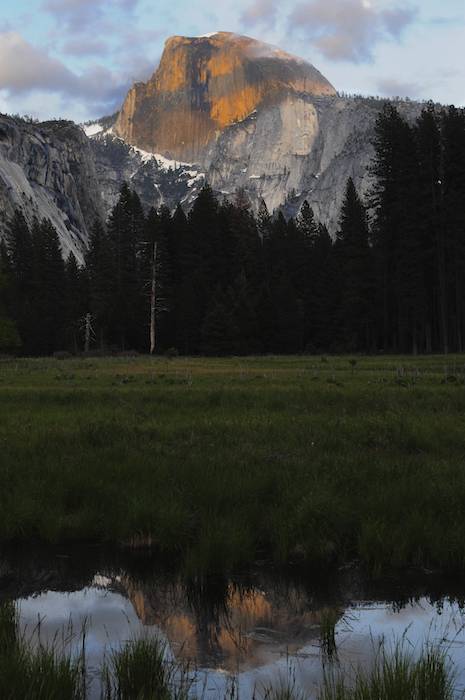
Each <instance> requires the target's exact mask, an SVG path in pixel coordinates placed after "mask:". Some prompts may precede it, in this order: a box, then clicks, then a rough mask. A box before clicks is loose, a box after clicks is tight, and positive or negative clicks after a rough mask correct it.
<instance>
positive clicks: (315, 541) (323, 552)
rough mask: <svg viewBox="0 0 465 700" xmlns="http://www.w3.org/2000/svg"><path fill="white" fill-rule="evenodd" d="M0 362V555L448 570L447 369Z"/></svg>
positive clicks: (453, 549)
mask: <svg viewBox="0 0 465 700" xmlns="http://www.w3.org/2000/svg"><path fill="white" fill-rule="evenodd" d="M354 359H356V362H355V363H354V362H351V358H348V357H337V358H335V357H328V358H320V357H310V356H302V357H279V358H271V357H270V358H231V359H200V358H198V359H190V358H176V359H173V360H167V359H164V358H145V357H144V358H132V359H127V358H110V359H93V358H92V359H91V358H86V359H81V358H75V359H74V358H73V359H69V360H53V359H22V360H10V361H7V360H4V361H1V362H0V543H1V542H4V543H6V542H12V541H23V542H24V541H28V542H29V541H34V540H42V541H46V542H58V541H73V540H74V541H76V540H84V539H85V540H89V539H90V540H95V541H101V542H114V543H115V542H116V543H119V542H125V543H128V544H132V545H138V544H144V543H145V544H146V543H152V545H154V546H156V547H157V548H159V549H160V550H162V551H164V552H166V554H167V555H169V556H173V557H175V558H176V559H178V560H179V561H182V562H183V564H184V566H185V567H186V569H187V570H190V571H197V570H199V569H202V570H212V569H214V570H217V571H226V570H228V569H229V568H231V567H234V566H238V565H242V564H248V563H250V562H252V561H254V560H256V559H269V560H273V561H274V562H276V563H286V562H288V561H290V560H299V561H306V562H309V563H315V564H324V565H329V564H333V563H341V562H346V561H349V560H353V559H358V560H360V561H361V562H362V563H363V564H365V565H367V566H369V567H370V568H371V569H376V570H380V569H382V568H383V567H396V566H406V565H414V566H416V565H417V566H423V567H425V566H426V567H441V568H443V569H457V570H463V569H464V568H465V518H464V515H463V511H464V503H465V383H464V382H465V356H462V357H458V356H453V357H447V358H444V357H439V356H434V357H418V358H405V357H376V358H365V357H358V358H354Z"/></svg>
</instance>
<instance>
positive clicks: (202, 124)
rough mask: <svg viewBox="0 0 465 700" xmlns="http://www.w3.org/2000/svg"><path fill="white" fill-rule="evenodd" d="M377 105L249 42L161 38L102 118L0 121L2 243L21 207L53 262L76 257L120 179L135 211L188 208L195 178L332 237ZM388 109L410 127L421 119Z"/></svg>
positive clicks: (361, 168)
mask: <svg viewBox="0 0 465 700" xmlns="http://www.w3.org/2000/svg"><path fill="white" fill-rule="evenodd" d="M383 104H384V102H383V101H382V100H377V99H372V98H346V97H341V96H339V95H338V94H337V93H336V91H335V89H334V88H333V86H332V85H331V84H330V83H329V82H328V81H327V80H326V79H325V78H324V77H323V76H322V75H321V74H320V73H319V72H318V71H317V70H316V68H314V67H313V66H312V65H311V64H309V63H307V62H305V61H303V60H302V59H299V58H296V57H294V56H290V55H289V54H287V53H285V52H283V51H280V50H279V49H276V48H274V47H270V46H268V45H266V44H263V43H261V42H258V41H255V40H253V39H249V38H247V37H241V36H237V35H234V34H230V33H227V32H219V33H217V34H213V35H208V36H205V37H179V36H176V37H172V38H171V39H168V41H167V42H166V45H165V51H164V53H163V56H162V59H161V62H160V66H159V68H158V69H157V70H156V71H155V73H154V74H153V76H152V78H150V80H149V81H148V82H147V83H137V84H136V85H134V86H133V88H132V89H131V90H130V91H129V94H128V96H127V98H126V100H125V101H124V104H123V106H122V108H121V111H120V112H119V113H118V114H117V115H115V116H114V118H113V119H108V118H107V119H105V120H101V121H100V122H96V123H93V124H90V125H87V126H85V127H83V128H81V127H78V126H76V125H74V124H72V123H70V122H63V121H59V122H47V123H43V124H36V125H34V124H30V123H27V122H24V121H21V120H17V119H13V118H10V117H4V116H0V235H1V234H2V231H4V230H5V222H6V220H7V218H8V217H9V216H10V215H11V213H12V212H13V210H14V208H15V207H17V206H20V207H22V208H23V209H24V211H25V213H26V215H27V216H28V218H29V219H32V217H33V216H34V215H36V216H40V217H43V216H46V217H48V218H50V219H51V221H52V222H53V224H54V225H55V226H56V228H57V230H58V233H59V235H60V240H61V242H62V247H63V251H64V254H65V255H66V254H67V253H68V252H69V251H73V252H74V253H75V254H76V255H77V257H78V258H79V259H82V251H83V250H84V248H85V245H86V240H87V235H88V231H89V226H90V225H91V224H92V222H93V220H94V219H95V217H96V216H100V217H102V218H105V217H106V215H107V214H108V212H109V211H110V209H111V208H112V206H113V205H114V204H115V202H116V200H117V197H118V193H119V190H120V187H121V185H122V183H123V182H128V183H129V184H130V185H131V186H132V187H133V188H134V189H135V190H136V191H137V192H138V193H139V195H140V197H141V199H142V202H143V203H144V205H145V206H146V207H150V206H155V207H158V206H160V205H161V204H165V205H167V206H169V207H170V208H174V207H175V206H176V204H177V203H178V202H181V203H182V204H183V206H185V208H189V206H190V204H191V202H192V201H193V199H194V197H195V196H196V194H197V192H198V191H199V189H200V188H201V187H202V185H203V184H204V183H205V182H209V183H210V185H211V186H212V187H213V189H214V190H216V191H217V193H218V194H219V195H220V196H221V195H224V196H226V197H233V196H234V193H235V192H236V191H237V189H238V188H243V189H244V190H245V191H246V192H247V194H248V195H249V198H250V200H251V202H252V205H253V206H254V207H256V208H257V207H258V205H259V202H260V200H261V199H264V200H265V202H266V204H267V206H268V208H269V210H270V211H273V210H274V209H277V208H282V209H283V210H284V211H285V213H286V214H287V215H294V214H296V213H297V212H298V210H299V208H300V206H301V204H302V202H303V201H304V200H305V199H308V201H309V202H310V204H311V205H312V207H313V208H314V210H315V213H316V216H317V217H318V219H320V220H321V221H322V222H324V223H326V224H327V225H328V227H329V230H330V231H331V232H332V233H334V232H335V231H336V228H337V219H338V216H339V210H340V205H341V200H342V196H343V192H344V188H345V185H346V182H347V179H348V177H352V178H353V179H354V181H355V184H356V186H357V188H358V189H359V190H360V192H361V193H362V195H364V194H365V193H366V192H367V189H368V188H369V186H370V175H369V171H368V165H369V163H370V160H371V157H372V146H371V140H372V138H373V129H374V124H375V121H376V117H377V115H378V114H379V112H380V110H381V109H382V107H383ZM397 107H398V109H399V110H400V111H401V112H402V113H403V114H404V115H405V116H406V117H407V118H409V119H414V118H415V117H416V116H417V115H418V114H419V113H420V110H421V105H420V104H417V103H414V102H409V101H406V102H398V103H397Z"/></svg>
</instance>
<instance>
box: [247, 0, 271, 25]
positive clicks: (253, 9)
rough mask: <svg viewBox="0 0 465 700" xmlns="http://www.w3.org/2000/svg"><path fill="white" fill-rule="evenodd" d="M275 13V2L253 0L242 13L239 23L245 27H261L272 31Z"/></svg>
mask: <svg viewBox="0 0 465 700" xmlns="http://www.w3.org/2000/svg"><path fill="white" fill-rule="evenodd" d="M277 11H278V8H277V3H276V0H254V2H253V3H252V4H251V5H249V7H248V8H247V9H246V10H244V12H243V13H242V15H241V17H240V22H241V24H243V25H244V26H245V27H255V26H257V25H261V26H263V27H266V28H268V29H272V28H273V27H274V26H275V24H276V18H277Z"/></svg>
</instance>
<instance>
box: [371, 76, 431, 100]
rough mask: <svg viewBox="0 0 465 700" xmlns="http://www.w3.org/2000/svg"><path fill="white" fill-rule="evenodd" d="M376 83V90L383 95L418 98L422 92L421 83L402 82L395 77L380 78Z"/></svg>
mask: <svg viewBox="0 0 465 700" xmlns="http://www.w3.org/2000/svg"><path fill="white" fill-rule="evenodd" d="M376 85H377V90H378V92H379V93H380V95H383V96H384V97H410V98H411V99H420V98H421V97H422V95H423V93H424V87H423V86H422V85H419V84H418V83H414V82H404V81H402V80H397V79H396V78H380V79H379V80H378V82H377V84H376Z"/></svg>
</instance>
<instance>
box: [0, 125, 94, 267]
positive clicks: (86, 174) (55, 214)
mask: <svg viewBox="0 0 465 700" xmlns="http://www.w3.org/2000/svg"><path fill="white" fill-rule="evenodd" d="M16 208H19V209H22V210H23V212H24V215H25V216H26V218H27V220H28V221H29V223H31V222H32V219H33V218H34V216H36V217H37V218H39V219H41V218H48V219H50V221H51V222H52V224H53V225H54V226H55V228H56V230H57V232H58V235H59V238H60V243H61V247H62V250H63V255H64V256H65V257H67V256H68V255H69V253H70V252H73V253H74V255H75V256H76V257H77V259H78V260H79V261H82V259H83V251H84V249H85V246H86V243H87V237H88V232H89V228H90V226H91V225H92V223H93V222H94V220H95V218H96V217H97V216H100V217H103V216H104V215H105V210H104V206H103V202H102V199H101V196H100V186H99V184H98V182H97V177H96V171H95V160H94V156H93V153H92V150H91V148H90V144H89V140H88V139H87V137H86V135H85V134H84V133H83V131H82V129H81V128H80V127H78V126H76V125H75V124H73V123H71V122H65V121H57V122H44V123H41V124H30V123H28V122H25V121H23V120H19V119H15V118H13V117H7V116H0V236H1V235H3V234H4V233H5V231H6V228H7V225H8V220H9V219H10V218H11V216H12V215H13V213H14V211H15V209H16Z"/></svg>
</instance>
